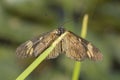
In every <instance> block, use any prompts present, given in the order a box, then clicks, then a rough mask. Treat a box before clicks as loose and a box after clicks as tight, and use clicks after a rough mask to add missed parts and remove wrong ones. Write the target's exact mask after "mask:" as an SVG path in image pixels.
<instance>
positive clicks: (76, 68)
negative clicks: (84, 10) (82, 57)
mask: <svg viewBox="0 0 120 80" xmlns="http://www.w3.org/2000/svg"><path fill="white" fill-rule="evenodd" d="M87 23H88V15H87V14H86V15H85V16H84V18H83V24H82V31H81V37H82V38H85V37H86V35H87ZM80 68H81V63H80V62H78V61H76V62H75V65H74V71H73V76H72V80H78V79H79V75H80Z"/></svg>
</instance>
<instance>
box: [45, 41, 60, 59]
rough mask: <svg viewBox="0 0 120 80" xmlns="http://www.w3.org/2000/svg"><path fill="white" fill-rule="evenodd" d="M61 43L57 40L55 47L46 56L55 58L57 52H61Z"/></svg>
mask: <svg viewBox="0 0 120 80" xmlns="http://www.w3.org/2000/svg"><path fill="white" fill-rule="evenodd" d="M61 44H62V43H61V42H59V43H58V44H57V45H56V46H55V48H54V49H53V50H52V51H51V52H50V54H49V55H48V57H47V59H53V58H56V57H57V56H58V55H59V54H61V53H62V49H61V48H62V47H61V46H62V45H61Z"/></svg>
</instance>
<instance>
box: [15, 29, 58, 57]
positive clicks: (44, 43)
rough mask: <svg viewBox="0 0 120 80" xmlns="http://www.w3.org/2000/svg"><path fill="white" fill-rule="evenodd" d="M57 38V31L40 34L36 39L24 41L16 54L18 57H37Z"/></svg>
mask: <svg viewBox="0 0 120 80" xmlns="http://www.w3.org/2000/svg"><path fill="white" fill-rule="evenodd" d="M58 37H59V36H58V35H57V29H56V30H54V31H52V32H49V33H45V34H42V35H40V36H38V37H36V38H33V39H32V40H29V41H26V42H25V43H23V44H21V45H20V46H19V47H18V48H17V50H16V54H17V55H18V56H20V57H29V56H35V57H37V56H38V55H39V54H41V53H42V52H43V51H44V50H45V49H46V48H48V47H49V46H50V45H51V43H52V42H53V41H54V40H56V39H57V38H58Z"/></svg>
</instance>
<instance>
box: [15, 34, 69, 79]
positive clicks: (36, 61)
mask: <svg viewBox="0 0 120 80" xmlns="http://www.w3.org/2000/svg"><path fill="white" fill-rule="evenodd" d="M66 34H67V32H65V33H63V34H62V35H61V36H60V37H59V38H58V39H56V40H55V41H54V42H53V43H52V45H51V46H50V47H49V48H47V49H46V50H45V51H44V52H43V53H42V54H41V55H40V56H39V57H37V58H36V59H35V61H34V62H33V63H32V64H31V65H30V66H28V68H26V69H25V70H24V71H23V72H22V73H21V74H20V75H19V76H18V77H17V79H16V80H24V79H25V78H26V77H27V76H28V75H29V74H30V73H31V72H32V71H33V70H34V69H35V68H36V67H37V66H38V65H39V64H40V63H41V62H42V61H43V60H44V59H45V58H46V57H47V56H48V55H49V54H50V52H51V51H52V50H53V49H54V48H55V46H56V45H57V44H58V43H59V42H60V41H61V40H62V39H63V37H64V36H65V35H66Z"/></svg>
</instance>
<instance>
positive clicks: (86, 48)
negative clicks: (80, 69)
mask: <svg viewBox="0 0 120 80" xmlns="http://www.w3.org/2000/svg"><path fill="white" fill-rule="evenodd" d="M63 44H64V46H63V50H64V51H65V53H66V55H67V56H68V57H70V58H72V59H75V60H77V61H81V60H83V59H85V58H89V59H91V60H95V61H98V60H102V54H101V52H100V51H99V49H97V48H96V47H95V46H94V45H93V44H91V43H90V42H88V41H86V40H85V39H83V38H81V37H79V36H77V35H76V34H74V33H72V32H69V33H68V35H66V36H65V38H64V39H63Z"/></svg>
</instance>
